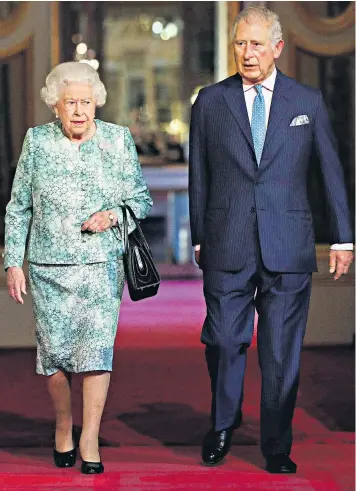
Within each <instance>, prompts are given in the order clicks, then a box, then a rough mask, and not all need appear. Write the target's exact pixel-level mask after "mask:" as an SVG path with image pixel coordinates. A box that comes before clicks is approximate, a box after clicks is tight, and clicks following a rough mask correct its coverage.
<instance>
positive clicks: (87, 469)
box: [81, 460, 104, 474]
mask: <svg viewBox="0 0 356 491" xmlns="http://www.w3.org/2000/svg"><path fill="white" fill-rule="evenodd" d="M103 472H104V466H103V464H102V462H86V461H85V460H83V461H82V468H81V473H82V474H102V473H103Z"/></svg>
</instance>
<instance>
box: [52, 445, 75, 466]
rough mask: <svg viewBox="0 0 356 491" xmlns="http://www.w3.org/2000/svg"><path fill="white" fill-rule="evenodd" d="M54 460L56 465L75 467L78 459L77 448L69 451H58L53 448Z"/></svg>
mask: <svg viewBox="0 0 356 491" xmlns="http://www.w3.org/2000/svg"><path fill="white" fill-rule="evenodd" d="M53 460H54V463H55V465H56V467H73V466H74V465H75V463H76V461H77V451H76V449H75V448H73V450H69V451H68V452H57V450H56V449H55V448H54V449H53Z"/></svg>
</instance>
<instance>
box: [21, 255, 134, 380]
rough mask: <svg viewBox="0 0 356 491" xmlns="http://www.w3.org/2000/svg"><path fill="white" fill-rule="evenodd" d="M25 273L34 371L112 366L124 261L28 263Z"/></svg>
mask: <svg viewBox="0 0 356 491" xmlns="http://www.w3.org/2000/svg"><path fill="white" fill-rule="evenodd" d="M29 277H30V286H31V293H32V297H33V308H34V316H35V320H36V340H37V365H36V371H37V373H39V374H42V375H52V374H53V373H55V372H57V371H58V370H65V371H67V372H76V373H78V372H88V371H93V370H104V371H111V370H112V359H113V347H114V340H115V336H116V330H117V323H118V315H119V308H120V303H121V298H122V292H123V288H124V279H125V274H124V268H123V262H122V260H119V261H115V262H106V263H94V264H80V265H47V264H46V265H42V264H35V263H30V265H29Z"/></svg>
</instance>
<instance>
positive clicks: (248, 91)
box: [195, 68, 354, 251]
mask: <svg viewBox="0 0 356 491" xmlns="http://www.w3.org/2000/svg"><path fill="white" fill-rule="evenodd" d="M276 77H277V69H276V68H275V69H274V70H273V72H272V73H271V75H270V76H269V77H267V78H266V80H264V81H263V82H261V84H260V85H262V94H263V97H264V99H265V108H266V129H267V126H268V119H269V113H270V110H271V103H272V96H273V90H274V84H275V83H276ZM242 88H243V91H244V96H245V102H246V108H247V114H248V119H249V121H250V124H251V119H252V106H253V102H254V100H255V97H256V95H257V91H256V89H255V86H254V85H245V84H243V85H242ZM353 248H354V246H353V244H348V243H345V244H332V245H331V246H330V249H332V250H334V251H352V250H353ZM199 249H200V246H198V245H197V246H195V250H196V251H198V250H199Z"/></svg>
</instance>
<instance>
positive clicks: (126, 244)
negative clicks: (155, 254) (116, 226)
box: [120, 204, 150, 253]
mask: <svg viewBox="0 0 356 491" xmlns="http://www.w3.org/2000/svg"><path fill="white" fill-rule="evenodd" d="M120 208H121V209H122V217H123V221H124V253H126V252H127V250H128V247H129V225H128V220H127V211H128V212H129V214H130V215H131V218H132V219H133V221H134V222H135V225H136V230H137V232H138V234H139V236H140V239H141V241H142V242H143V243H144V244H145V246H146V247H147V248H148V250H150V248H149V245H148V244H147V241H146V238H145V236H144V235H143V233H142V230H141V227H140V223H139V221H138V220H137V218H136V215H135V213H134V212H133V210H132V208H131V207H130V206H129V205H125V204H124V205H120ZM126 210H127V211H126Z"/></svg>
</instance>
